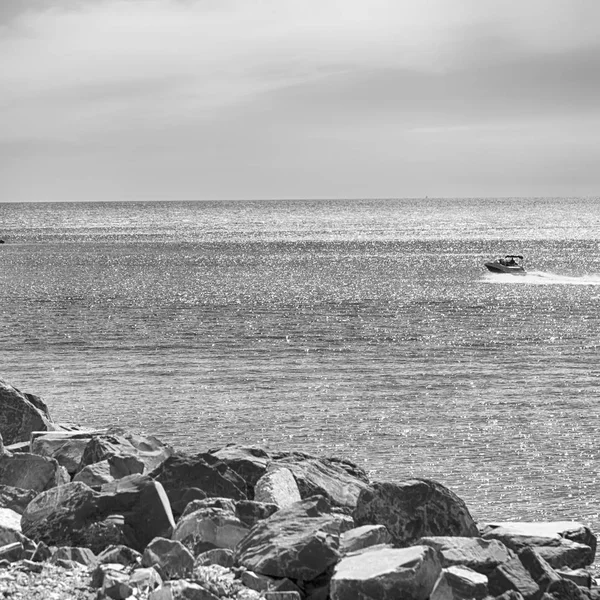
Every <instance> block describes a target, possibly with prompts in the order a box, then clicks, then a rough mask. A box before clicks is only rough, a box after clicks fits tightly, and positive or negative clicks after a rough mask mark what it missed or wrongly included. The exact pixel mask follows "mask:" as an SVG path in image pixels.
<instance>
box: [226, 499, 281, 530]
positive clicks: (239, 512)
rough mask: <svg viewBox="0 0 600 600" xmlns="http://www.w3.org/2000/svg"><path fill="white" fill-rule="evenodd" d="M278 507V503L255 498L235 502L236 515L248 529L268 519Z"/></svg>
mask: <svg viewBox="0 0 600 600" xmlns="http://www.w3.org/2000/svg"><path fill="white" fill-rule="evenodd" d="M278 509H279V507H278V506H277V505H276V504H268V503H266V502H255V501H254V500H239V501H237V502H235V515H236V517H237V518H238V519H239V520H240V521H241V522H242V523H243V524H244V525H245V526H246V527H248V529H252V527H254V526H255V525H256V524H257V523H258V522H259V521H262V520H264V519H268V518H269V517H270V516H271V515H272V514H274V513H275V512H277V510H278Z"/></svg>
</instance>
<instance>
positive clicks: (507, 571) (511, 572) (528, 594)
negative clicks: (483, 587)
mask: <svg viewBox="0 0 600 600" xmlns="http://www.w3.org/2000/svg"><path fill="white" fill-rule="evenodd" d="M488 589H489V591H490V594H492V595H495V596H499V595H500V594H503V593H504V592H507V591H511V590H512V591H516V592H519V593H520V594H521V595H522V596H523V598H525V600H538V599H539V598H540V596H541V595H542V591H541V590H540V588H539V586H538V584H537V583H536V582H535V581H534V580H533V578H532V577H531V575H530V574H529V571H527V569H526V568H525V567H524V566H523V563H521V561H520V560H519V559H518V558H513V559H511V560H509V561H507V562H505V563H502V564H501V565H499V566H497V567H496V568H495V569H494V570H493V571H492V572H491V573H490V575H489V577H488Z"/></svg>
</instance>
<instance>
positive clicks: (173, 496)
mask: <svg viewBox="0 0 600 600" xmlns="http://www.w3.org/2000/svg"><path fill="white" fill-rule="evenodd" d="M150 477H152V478H153V479H154V480H156V481H158V482H160V483H161V484H162V485H163V487H164V488H165V490H166V492H167V495H168V497H169V501H170V502H171V506H172V508H173V514H175V515H176V516H179V515H180V514H181V513H182V512H183V510H184V509H185V505H186V504H187V502H185V503H184V500H185V499H186V498H187V497H189V494H190V491H191V490H194V489H198V490H201V491H202V492H204V493H205V494H206V496H208V497H224V498H233V499H234V500H246V499H247V495H246V483H245V481H244V480H243V479H242V478H241V477H240V476H239V475H238V474H237V473H236V472H235V471H233V470H232V469H230V468H229V467H228V466H227V465H226V464H225V463H224V462H223V461H221V460H219V459H218V458H216V457H215V456H213V455H212V454H209V453H201V454H196V455H189V454H184V453H181V452H176V453H175V454H173V455H172V456H170V457H169V458H167V460H165V461H164V462H163V463H162V464H161V465H160V466H159V467H157V468H156V469H154V471H152V472H151V473H150Z"/></svg>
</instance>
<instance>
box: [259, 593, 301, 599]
mask: <svg viewBox="0 0 600 600" xmlns="http://www.w3.org/2000/svg"><path fill="white" fill-rule="evenodd" d="M264 599H265V600H302V596H301V595H300V594H299V593H298V592H280V591H275V592H265V593H264Z"/></svg>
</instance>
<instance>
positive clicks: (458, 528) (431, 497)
mask: <svg viewBox="0 0 600 600" xmlns="http://www.w3.org/2000/svg"><path fill="white" fill-rule="evenodd" d="M353 516H354V520H355V522H356V524H357V525H369V524H379V525H385V526H386V527H387V529H388V531H389V532H390V534H391V535H392V540H393V543H394V544H395V545H397V546H407V545H410V544H412V543H414V542H416V541H417V540H418V539H419V538H421V537H424V536H440V535H441V536H463V537H477V536H478V535H479V531H478V529H477V526H476V524H475V521H474V520H473V517H471V514H470V513H469V509H468V508H467V506H466V504H465V503H464V502H463V500H461V499H460V498H459V497H458V496H457V495H456V494H454V493H453V492H451V491H450V490H449V489H448V488H446V487H444V486H443V485H442V484H440V483H437V482H435V481H431V480H428V479H411V480H409V481H404V482H402V483H390V482H381V483H373V484H371V486H370V487H369V488H367V489H364V490H363V491H362V492H361V494H360V496H359V498H358V502H357V505H356V509H355V510H354V513H353Z"/></svg>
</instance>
